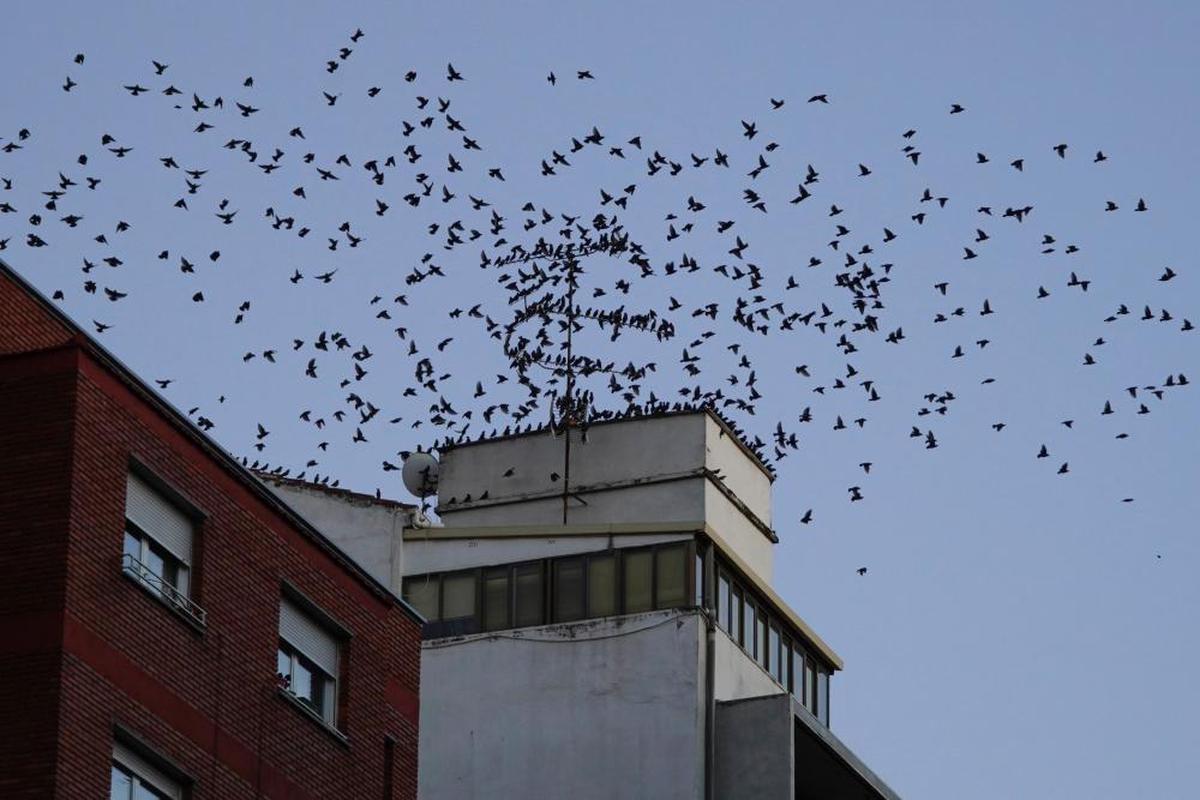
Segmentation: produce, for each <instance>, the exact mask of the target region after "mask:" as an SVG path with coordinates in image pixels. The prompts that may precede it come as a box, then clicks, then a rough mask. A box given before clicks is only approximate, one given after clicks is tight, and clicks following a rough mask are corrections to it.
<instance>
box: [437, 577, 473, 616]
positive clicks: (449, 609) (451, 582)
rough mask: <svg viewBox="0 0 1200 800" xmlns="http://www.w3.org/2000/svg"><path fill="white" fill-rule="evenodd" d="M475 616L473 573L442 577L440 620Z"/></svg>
mask: <svg viewBox="0 0 1200 800" xmlns="http://www.w3.org/2000/svg"><path fill="white" fill-rule="evenodd" d="M473 616H475V573H473V572H460V573H458V574H457V575H444V576H443V577H442V619H461V618H463V617H473Z"/></svg>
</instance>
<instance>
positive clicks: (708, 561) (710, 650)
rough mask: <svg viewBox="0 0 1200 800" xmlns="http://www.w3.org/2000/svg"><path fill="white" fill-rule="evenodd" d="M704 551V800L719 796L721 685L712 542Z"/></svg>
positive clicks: (704, 545)
mask: <svg viewBox="0 0 1200 800" xmlns="http://www.w3.org/2000/svg"><path fill="white" fill-rule="evenodd" d="M703 548H704V592H703V600H704V612H705V613H704V798H705V800H715V798H716V796H717V781H716V775H717V736H716V727H717V682H716V676H715V675H714V674H713V673H714V671H715V670H714V667H715V665H716V661H717V626H716V613H715V605H716V603H715V602H714V600H715V598H716V591H715V588H716V563H715V560H714V558H713V546H712V542H711V541H708V540H705V541H704V543H703Z"/></svg>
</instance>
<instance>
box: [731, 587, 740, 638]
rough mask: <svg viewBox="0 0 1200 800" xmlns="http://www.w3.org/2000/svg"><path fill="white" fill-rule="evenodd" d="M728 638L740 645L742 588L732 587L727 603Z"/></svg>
mask: <svg viewBox="0 0 1200 800" xmlns="http://www.w3.org/2000/svg"><path fill="white" fill-rule="evenodd" d="M729 636H730V637H731V638H732V639H733V640H734V641H735V642H737V643H738V644H741V643H742V587H740V586H734V587H733V591H732V600H730V602H729Z"/></svg>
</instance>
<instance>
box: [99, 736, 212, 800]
mask: <svg viewBox="0 0 1200 800" xmlns="http://www.w3.org/2000/svg"><path fill="white" fill-rule="evenodd" d="M114 734H115V735H114V737H113V745H112V754H111V757H110V758H109V788H108V797H109V798H110V800H112V798H113V794H112V777H113V773H115V772H117V771H120V772H121V773H122V774H123V775H125V776H126V777H127V778H129V781H130V783H129V794H128V795H127V797H126V798H116V800H132V799H133V798H135V797H137V789H138V787H139V785H140V786H142V787H143V788H145V789H146V790H147V791H149V792H151V793H152V794H153V795H154V796H155V798H164V800H184V798H186V797H188V796H189V794H190V787H191V785H192V783H193V780H192V779H191V778H190V777H188V776H187V775H185V774H184V773H183V772H182V771H181V770H180V769H178V768H177V767H175V766H174V765H172V764H171V763H170V762H169V761H167V759H164V758H163V757H162V756H159V755H158V754H157V753H154V752H153V751H151V750H150V749H149V748H148V747H147V746H146V745H145V744H143V743H142V742H141V741H138V740H137V739H136V738H134V737H131V736H126V735H124V731H123V730H121V729H120V728H119V727H118V728H117V729H116V730H114Z"/></svg>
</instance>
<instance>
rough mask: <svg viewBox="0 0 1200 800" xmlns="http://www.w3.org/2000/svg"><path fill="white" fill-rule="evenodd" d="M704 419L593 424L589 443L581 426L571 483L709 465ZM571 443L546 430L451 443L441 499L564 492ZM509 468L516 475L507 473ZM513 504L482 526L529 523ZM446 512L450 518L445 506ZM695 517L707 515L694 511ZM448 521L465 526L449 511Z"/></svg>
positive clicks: (574, 436)
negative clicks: (556, 476) (557, 476)
mask: <svg viewBox="0 0 1200 800" xmlns="http://www.w3.org/2000/svg"><path fill="white" fill-rule="evenodd" d="M704 419H705V417H704V415H701V414H687V415H678V416H673V417H657V418H650V419H633V420H627V421H623V422H619V423H610V424H603V425H597V426H595V427H592V428H590V429H589V430H588V437H587V441H586V442H585V441H583V440H582V437H581V436H580V434H579V433H578V432H575V433H573V434H572V444H571V484H572V485H573V486H588V485H593V484H608V483H617V482H624V481H627V480H629V479H630V478H634V477H637V478H650V477H654V476H661V475H672V474H679V473H684V472H687V471H689V470H694V469H696V468H697V467H700V466H702V465H703V464H704ZM563 444H564V441H563V438H562V437H554V436H551V435H550V434H549V433H539V434H531V435H526V436H517V437H512V438H508V439H499V440H496V441H490V442H483V443H479V444H473V445H468V446H464V447H459V448H454V449H451V450H449V451H448V452H446V453H445V454H444V455H443V456H442V458H441V469H440V476H439V485H438V502H439V504H440V505H441V506H444V505H445V504H446V503H447V502H448V501H449V500H450V498H451V497H454V498H457V499H458V500H459V501H462V499H463V498H464V497H465V496H466V495H468V494H470V495H471V496H472V497H473V498H478V497H479V496H480V494H482V493H483V492H484V491H487V492H488V495H489V498H490V499H491V500H500V499H504V498H515V497H525V496H528V495H538V494H544V493H551V494H553V493H557V492H560V491H561V489H562V483H561V481H554V480H552V479H551V473H552V472H557V473H562V472H563ZM509 469H512V470H513V474H512V475H511V476H509V477H504V473H505V472H506V471H508V470H509ZM509 509H510V510H505V507H504V506H499V507H496V508H495V509H494V510H493V513H494V514H495V515H496V517H494V518H493V519H490V520H488V521H487V522H486V523H480V524H494V525H500V524H506V523H508V522H516V521H526V520H524V519H523V518H518V519H514V518H513V517H512V516H511V515H512V514H513V513H516V512H514V510H512V507H509ZM439 513H440V514H442V516H443V517H446V516H447V512H446V511H444V510H443V509H442V508H439ZM690 519H699V516H698V514H695V513H693V514H692V515H691V517H690ZM557 521H558V522H561V521H562V520H561V517H560V518H559V519H558V520H557ZM572 521H574V520H572ZM446 522H447V524H454V525H457V524H460V523H458V522H451V521H450V519H449V518H448V517H447V519H446Z"/></svg>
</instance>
